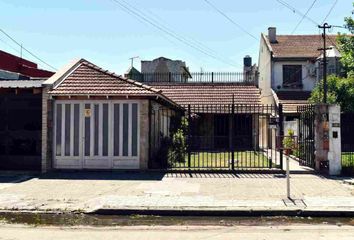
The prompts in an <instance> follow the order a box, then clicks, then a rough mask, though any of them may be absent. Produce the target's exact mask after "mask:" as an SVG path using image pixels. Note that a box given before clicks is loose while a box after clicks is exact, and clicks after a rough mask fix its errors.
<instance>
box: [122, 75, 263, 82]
mask: <svg viewBox="0 0 354 240" xmlns="http://www.w3.org/2000/svg"><path fill="white" fill-rule="evenodd" d="M125 77H127V78H130V79H133V80H137V81H140V82H145V83H165V82H172V83H240V84H249V85H256V84H257V74H256V73H251V72H245V73H243V72H193V73H158V72H156V73H137V74H126V75H125Z"/></svg>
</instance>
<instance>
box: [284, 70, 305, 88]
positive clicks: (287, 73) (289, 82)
mask: <svg viewBox="0 0 354 240" xmlns="http://www.w3.org/2000/svg"><path fill="white" fill-rule="evenodd" d="M283 87H284V88H302V65H283Z"/></svg>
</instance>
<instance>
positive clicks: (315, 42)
mask: <svg viewBox="0 0 354 240" xmlns="http://www.w3.org/2000/svg"><path fill="white" fill-rule="evenodd" d="M270 45H271V47H272V49H273V56H274V57H275V58H291V57H295V58H296V57H297V58H317V57H318V56H320V54H321V53H320V52H319V51H318V50H317V49H318V48H321V47H322V46H323V40H322V37H321V36H320V35H278V36H277V43H270ZM327 45H328V46H331V45H332V46H333V45H334V46H335V45H336V35H328V38H327Z"/></svg>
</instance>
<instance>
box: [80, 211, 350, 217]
mask: <svg viewBox="0 0 354 240" xmlns="http://www.w3.org/2000/svg"><path fill="white" fill-rule="evenodd" d="M85 214H88V215H107V216H108V215H150V216H153V215H155V216H185V217H191V216H199V217H261V216H269V217H274V216H289V217H354V211H338V210H304V209H291V210H252V209H250V210H188V209H182V210H174V209H160V210H158V209H97V210H95V211H93V212H89V213H85Z"/></svg>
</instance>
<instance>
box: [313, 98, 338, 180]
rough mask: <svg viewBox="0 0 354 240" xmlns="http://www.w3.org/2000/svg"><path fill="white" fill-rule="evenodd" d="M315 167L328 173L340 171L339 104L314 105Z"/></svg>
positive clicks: (334, 173) (333, 173) (335, 173)
mask: <svg viewBox="0 0 354 240" xmlns="http://www.w3.org/2000/svg"><path fill="white" fill-rule="evenodd" d="M314 125H315V169H316V171H319V172H322V173H326V174H329V175H339V174H340V173H341V168H342V165H341V164H342V163H341V136H340V127H341V126H340V106H338V105H333V104H332V105H331V104H318V105H316V106H315V122H314Z"/></svg>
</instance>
